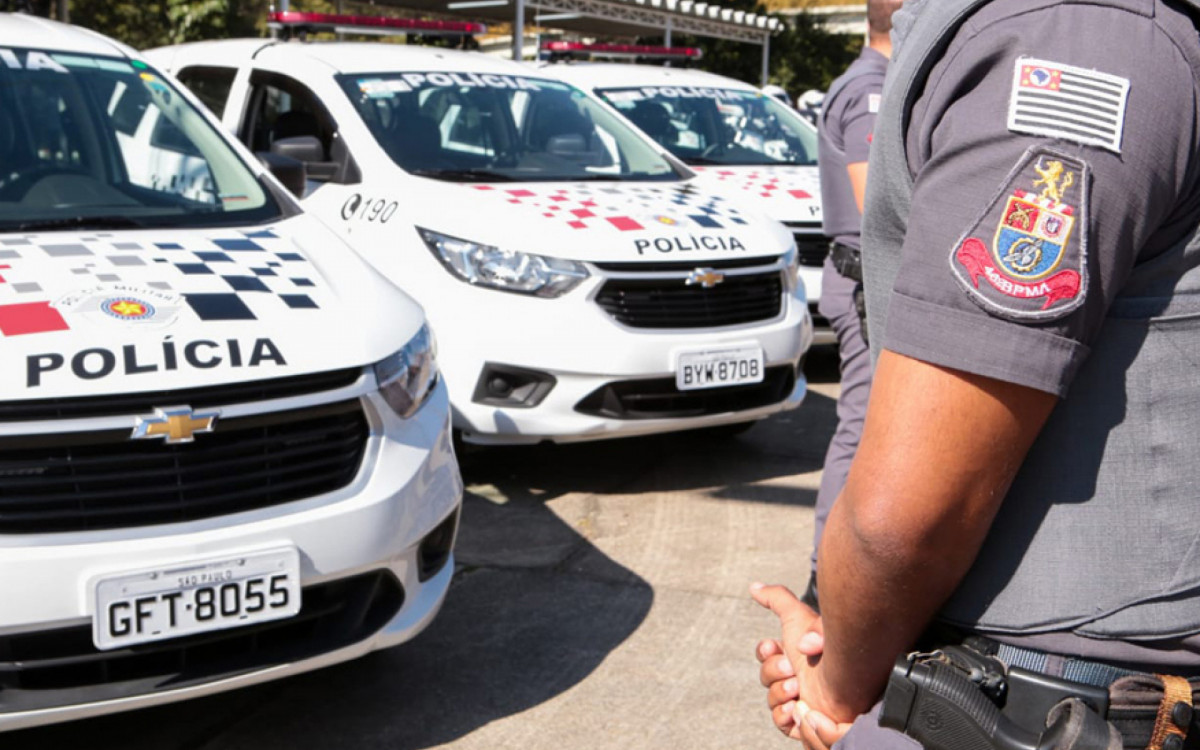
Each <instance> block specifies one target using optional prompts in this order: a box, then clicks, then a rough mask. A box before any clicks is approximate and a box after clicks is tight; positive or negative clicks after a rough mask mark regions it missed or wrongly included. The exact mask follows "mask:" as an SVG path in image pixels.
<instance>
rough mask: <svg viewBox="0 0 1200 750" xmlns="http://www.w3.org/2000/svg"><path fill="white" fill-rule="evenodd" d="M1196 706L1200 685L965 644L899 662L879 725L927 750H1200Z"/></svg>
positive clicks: (972, 641)
mask: <svg viewBox="0 0 1200 750" xmlns="http://www.w3.org/2000/svg"><path fill="white" fill-rule="evenodd" d="M1051 663H1053V664H1054V672H1055V674H1047V673H1046V672H1047V671H1048V667H1049V666H1050V665H1051ZM1021 665H1024V666H1021ZM1198 698H1200V678H1192V679H1191V680H1190V681H1189V680H1187V679H1185V678H1183V677H1178V676H1171V675H1153V674H1146V673H1141V672H1136V671H1133V670H1128V669H1121V668H1119V667H1114V666H1112V665H1108V664H1104V663H1101V662H1092V661H1087V660H1082V659H1074V658H1069V657H1051V656H1050V655H1048V654H1044V653H1042V652H1039V651H1032V650H1028V649H1020V648H1016V647H1012V646H1007V645H1002V644H998V643H995V642H994V641H990V640H988V639H983V638H978V637H971V638H967V639H966V641H965V642H963V643H962V644H961V645H952V646H946V647H944V648H940V649H936V650H934V651H931V652H928V653H917V654H910V655H908V656H907V657H901V658H900V659H898V660H897V662H896V666H895V668H894V669H893V671H892V676H891V678H890V679H889V681H888V687H887V693H886V695H885V696H884V704H883V709H882V711H881V712H880V719H879V723H880V724H881V725H883V726H885V727H889V728H892V729H897V730H899V731H902V732H904V733H905V734H908V735H909V736H911V737H914V738H915V739H917V740H918V741H920V742H921V743H922V745H923V746H924V747H925V748H926V749H927V750H998V749H1004V750H1120V749H1121V748H1124V749H1125V750H1134V749H1136V750H1200V712H1197V711H1196V709H1195V706H1196V705H1197V699H1198Z"/></svg>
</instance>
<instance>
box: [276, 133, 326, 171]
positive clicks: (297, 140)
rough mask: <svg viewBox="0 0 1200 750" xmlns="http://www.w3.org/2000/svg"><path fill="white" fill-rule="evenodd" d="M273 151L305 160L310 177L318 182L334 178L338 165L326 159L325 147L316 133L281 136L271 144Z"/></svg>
mask: <svg viewBox="0 0 1200 750" xmlns="http://www.w3.org/2000/svg"><path fill="white" fill-rule="evenodd" d="M271 153H272V154H276V155H278V156H287V157H289V158H292V159H295V160H297V161H301V162H304V165H305V167H306V168H307V174H308V178H309V179H311V180H316V181H318V182H327V181H329V180H332V179H334V178H335V177H336V176H337V173H338V165H337V164H336V163H335V162H332V161H326V160H325V147H324V146H322V145H321V139H320V138H318V137H316V136H315V135H296V136H292V137H291V138H280V139H278V140H276V141H275V142H274V143H272V144H271Z"/></svg>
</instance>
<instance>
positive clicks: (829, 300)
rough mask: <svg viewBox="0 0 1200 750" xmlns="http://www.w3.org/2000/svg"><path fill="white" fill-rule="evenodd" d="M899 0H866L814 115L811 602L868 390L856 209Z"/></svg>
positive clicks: (864, 183)
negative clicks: (816, 203)
mask: <svg viewBox="0 0 1200 750" xmlns="http://www.w3.org/2000/svg"><path fill="white" fill-rule="evenodd" d="M902 2H903V0H870V1H869V2H868V3H867V28H868V36H867V44H866V46H865V47H863V51H862V54H860V55H859V56H858V59H857V60H855V61H854V62H853V63H851V65H850V67H849V68H847V69H846V72H845V73H843V74H842V75H841V77H839V78H838V79H837V80H836V81H834V82H833V84H832V85H831V86H830V87H829V92H828V93H827V94H826V95H825V102H824V109H823V110H822V112H821V117H820V119H819V120H818V138H819V151H818V158H817V163H818V165H819V166H820V171H821V205H822V206H823V207H824V230H825V236H826V237H828V238H829V240H830V251H829V257H827V258H826V259H825V267H824V269H823V272H822V275H821V300H820V302H819V303H818V305H819V307H818V309H819V310H820V313H821V315H823V316H825V318H826V319H827V320H828V321H829V323H830V325H831V326H832V327H833V332H834V333H835V334H836V335H837V341H838V357H839V359H840V368H839V369H840V371H841V392H840V394H839V395H838V401H837V416H838V424H837V430H836V431H835V432H834V434H833V439H832V440H831V441H830V443H829V449H828V451H827V452H826V454H825V470H824V472H823V473H822V475H821V488H820V490H819V491H818V492H817V506H816V516H815V519H814V528H813V554H812V567H813V575H812V577H811V578H810V583H809V595H808V597H806V599H807V600H808V601H810V603H812V604H815V603H816V596H815V594H816V588H815V581H816V565H817V548H818V546H819V543H820V540H821V532H822V530H823V529H824V528H825V519H826V518H827V517H828V516H829V508H830V506H832V505H833V501H834V500H836V499H837V496H838V493H839V492H841V491H842V485H844V484H845V483H846V472H848V471H849V470H850V461H851V460H852V459H853V458H854V451H855V450H857V449H858V440H859V438H860V437H861V436H862V425H863V419H864V418H865V417H866V414H867V398H868V396H869V395H870V391H871V355H870V350H869V348H868V347H867V341H866V336H865V332H864V331H863V327H862V312H863V286H862V258H861V248H862V242H861V239H860V235H861V234H862V209H863V197H864V195H865V192H866V189H867V156H868V154H869V153H870V148H871V140H872V138H873V135H874V130H875V116H876V114H877V113H878V112H879V102H880V99H881V97H882V94H883V78H884V75H886V74H887V65H888V60H889V59H890V58H891V56H892V39H891V31H892V14H893V13H895V12H896V9H897V8H899V7H900V5H901V3H902Z"/></svg>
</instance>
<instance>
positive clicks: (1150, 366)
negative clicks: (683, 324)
mask: <svg viewBox="0 0 1200 750" xmlns="http://www.w3.org/2000/svg"><path fill="white" fill-rule="evenodd" d="M910 5H913V6H914V8H913V9H915V6H916V5H917V3H915V2H914V3H910ZM920 5H921V6H923V12H922V14H921V16H920V17H918V18H917V21H916V24H915V25H912V24H910V22H909V20H908V19H906V18H904V17H902V16H898V17H897V30H898V31H900V32H901V33H904V32H906V31H907V30H908V28H909V26H910V25H912V28H913V31H912V35H913V37H920V36H921V32H922V31H923V29H922V28H921V25H922V22H924V21H926V16H927V15H929V16H938V18H937V21H936V22H937V23H942V24H943V25H950V24H952V23H954V22H953V20H952V19H951V18H950V17H949V15H950V14H952V13H955V12H958V11H957V10H955V9H956V8H966V7H967V6H968V5H969V3H967V2H964V1H963V0H954V1H953V2H951V1H950V0H945V2H942V0H939V1H938V2H928V3H921V4H920ZM951 6H953V7H951ZM905 10H910V9H909V8H906V9H905ZM954 28H955V30H954V31H953V33H951V34H950V35H949V36H948V37H947V38H945V39H944V40H943V43H942V44H939V45H933V46H932V47H930V46H928V45H927V42H928V41H929V40H928V39H927V38H926V39H923V40H922V45H923V46H920V47H917V46H914V47H913V48H912V49H911V50H910V49H909V47H908V42H904V41H902V42H900V44H899V45H898V47H897V52H896V55H897V57H896V58H894V59H895V60H896V62H894V63H893V71H892V72H893V74H895V75H893V78H892V79H889V82H888V90H887V92H886V93H885V104H884V109H885V112H884V114H883V115H882V116H881V123H880V125H879V126H877V146H879V147H883V146H884V144H883V143H881V142H880V141H879V140H878V139H879V138H880V137H881V136H882V137H883V138H884V139H887V138H888V137H889V136H888V135H887V133H888V131H887V128H886V126H885V125H884V124H883V123H882V120H883V119H884V118H887V117H888V116H889V112H890V111H892V110H893V109H895V111H896V112H900V111H901V110H903V109H904V107H905V104H906V102H904V101H901V98H902V97H903V96H904V95H905V93H906V92H905V91H900V90H896V91H893V90H892V88H893V86H894V84H897V81H896V80H894V79H895V78H902V77H903V76H904V75H907V76H909V78H910V80H912V79H913V78H916V79H922V78H923V80H921V82H920V83H919V84H918V85H917V86H916V87H915V88H914V89H913V91H914V93H915V95H914V96H912V97H911V100H910V101H911V112H910V113H906V114H907V118H906V120H905V122H906V126H905V127H904V128H903V130H902V133H903V143H902V144H894V143H889V144H888V145H887V148H883V149H882V150H885V151H887V150H889V149H890V152H889V153H888V154H884V155H880V154H879V153H876V154H874V155H873V156H872V161H871V180H870V183H869V190H868V193H869V194H868V207H869V208H868V214H869V216H868V222H867V227H866V230H865V231H864V237H865V239H866V241H867V244H866V247H865V251H864V257H865V261H866V263H867V268H866V271H867V288H868V309H869V310H870V311H871V315H872V326H873V327H875V326H876V320H875V316H876V315H877V314H879V313H882V316H883V318H882V321H881V322H882V323H883V327H884V330H883V335H882V336H880V337H878V338H875V339H874V340H873V343H875V344H877V345H881V346H882V347H884V348H887V349H890V350H893V351H896V352H899V353H901V354H905V355H908V356H910V357H914V358H916V359H920V360H923V361H927V362H932V363H934V364H938V365H942V366H946V367H951V368H955V369H959V370H965V371H968V372H972V373H976V374H980V375H984V376H987V377H992V378H997V379H1000V380H1005V381H1009V382H1013V383H1018V384H1021V385H1025V386H1029V387H1033V388H1037V389H1040V390H1044V391H1047V392H1050V393H1054V394H1056V395H1059V396H1064V397H1065V398H1066V401H1064V403H1063V404H1062V405H1060V408H1059V409H1058V410H1057V411H1056V413H1055V415H1053V416H1052V417H1051V420H1050V423H1049V424H1048V425H1047V428H1046V430H1044V431H1043V434H1042V436H1041V437H1040V438H1039V440H1038V442H1037V443H1036V444H1035V446H1034V448H1033V449H1032V451H1031V453H1030V457H1029V458H1028V459H1027V461H1026V464H1025V466H1024V467H1023V468H1022V471H1021V473H1020V475H1019V476H1018V478H1017V481H1016V482H1015V483H1014V486H1013V489H1012V490H1011V491H1010V493H1009V495H1008V497H1007V498H1006V500H1005V504H1004V507H1003V508H1002V510H1001V513H1000V515H999V516H998V518H997V521H996V524H995V525H994V526H993V529H992V532H991V533H990V534H989V537H988V540H987V542H986V543H985V546H984V549H983V550H982V551H981V554H980V557H979V560H978V561H977V563H976V565H975V567H974V568H973V569H972V571H971V573H969V574H968V577H967V579H966V580H965V581H964V584H963V586H962V587H960V589H959V592H958V593H957V594H956V596H955V597H954V598H953V599H952V600H951V602H950V603H949V604H948V605H947V608H946V610H945V611H944V612H943V616H944V617H945V618H946V619H949V620H951V621H953V622H955V623H958V624H962V625H967V626H973V627H975V628H976V629H979V630H983V631H985V632H988V633H990V634H992V635H994V636H996V637H1000V638H1002V639H1004V640H1010V641H1014V642H1019V643H1025V644H1027V645H1034V646H1037V647H1041V648H1044V649H1048V650H1053V651H1059V652H1065V653H1074V654H1080V655H1084V656H1092V657H1095V658H1104V659H1109V660H1116V661H1129V662H1135V663H1139V664H1150V665H1154V664H1162V665H1172V666H1178V665H1180V664H1189V665H1197V664H1200V638H1197V635H1196V633H1197V630H1196V629H1195V628H1196V622H1197V616H1196V614H1197V612H1200V598H1198V596H1197V590H1198V588H1200V584H1198V582H1197V571H1198V570H1200V561H1198V560H1197V559H1196V556H1197V554H1198V553H1200V536H1197V535H1196V531H1197V524H1196V523H1195V522H1194V521H1193V520H1192V519H1194V518H1195V517H1196V516H1197V515H1198V514H1197V511H1198V510H1200V501H1198V500H1196V499H1195V498H1196V495H1195V494H1194V492H1193V491H1192V490H1190V489H1189V488H1190V487H1193V486H1195V485H1196V483H1197V480H1196V478H1195V476H1194V475H1195V472H1196V465H1195V463H1194V462H1193V461H1192V459H1193V458H1194V457H1193V456H1192V455H1191V453H1192V452H1195V451H1193V449H1192V448H1191V445H1194V444H1195V442H1196V440H1197V434H1196V431H1197V429H1200V425H1197V424H1195V423H1194V422H1195V417H1196V413H1197V409H1196V408H1194V403H1195V400H1196V398H1195V397H1189V396H1188V392H1189V389H1187V388H1183V387H1181V384H1182V383H1184V382H1185V380H1186V378H1187V375H1186V372H1188V368H1190V367H1192V365H1190V364H1189V363H1190V361H1191V359H1192V358H1193V357H1195V356H1197V355H1196V354H1195V352H1196V351H1200V348H1193V346H1194V345H1196V346H1200V331H1197V329H1196V328H1194V327H1189V328H1187V329H1185V330H1181V331H1179V333H1180V334H1182V335H1178V336H1176V339H1175V342H1174V344H1172V341H1171V340H1170V338H1167V337H1163V336H1160V335H1157V332H1156V331H1155V327H1156V326H1161V325H1163V324H1164V322H1165V321H1170V320H1178V319H1180V316H1183V319H1185V320H1186V319H1197V316H1198V315H1200V306H1197V307H1196V309H1192V307H1191V306H1190V301H1191V299H1196V298H1197V297H1198V296H1200V295H1197V294H1196V292H1200V288H1197V289H1195V292H1193V291H1192V287H1200V285H1197V284H1196V283H1195V279H1194V275H1191V271H1192V270H1193V269H1194V268H1195V267H1196V253H1195V251H1194V250H1191V248H1193V247H1195V246H1196V243H1195V242H1192V243H1190V244H1189V239H1190V238H1193V237H1194V236H1195V233H1196V227H1197V225H1198V224H1200V189H1198V184H1197V178H1198V172H1200V162H1198V160H1197V158H1196V154H1198V153H1200V138H1198V132H1200V131H1198V130H1197V128H1196V123H1197V122H1200V86H1198V85H1197V71H1198V70H1200V66H1198V64H1197V61H1198V59H1200V51H1198V50H1197V47H1198V46H1200V45H1198V44H1197V34H1196V30H1195V28H1194V26H1193V24H1192V22H1191V20H1190V19H1189V18H1188V17H1187V16H1185V15H1184V14H1183V13H1181V12H1179V10H1178V9H1177V8H1175V7H1174V6H1173V5H1168V4H1167V3H1164V2H1161V1H1158V0H1095V1H1094V2H1087V3H1084V2H1070V1H1064V0H1057V1H1055V0H1022V1H1021V2H990V3H986V4H984V5H983V7H982V8H980V9H979V10H976V11H973V12H970V13H969V15H968V16H967V17H966V19H965V20H964V21H962V22H961V24H956V25H955V26H954ZM1117 40H1119V43H1118V41H1117ZM914 41H915V39H914ZM1110 41H1111V42H1113V43H1105V42H1110ZM908 55H914V56H915V55H927V56H926V57H924V58H922V59H920V60H910V59H908V58H907V57H906V56H908ZM897 66H899V67H901V68H905V69H906V72H905V73H902V74H901V73H898V71H896V70H895V68H896V67H897ZM918 69H919V72H914V70H918ZM896 119H897V121H899V120H901V119H903V115H902V114H897V115H896ZM900 148H902V149H903V151H902V152H899V149H900ZM897 156H902V157H903V159H904V161H905V162H906V163H905V164H904V165H903V168H904V169H905V170H906V171H907V173H906V174H905V175H904V176H903V179H901V178H899V177H895V175H896V173H897V172H898V171H899V169H900V168H899V167H898V166H897V165H898V163H899V160H898V158H897ZM885 175H890V176H887V177H885ZM889 191H890V192H891V193H893V194H894V193H896V192H903V193H905V196H904V198H902V199H896V198H895V197H894V195H889ZM876 200H878V205H879V207H880V208H881V210H880V211H876ZM906 202H907V205H905V203H906ZM873 223H875V224H876V225H875V226H874V227H873V226H872V225H873ZM897 225H899V226H900V228H901V229H902V235H901V236H902V238H903V239H902V242H901V243H899V244H897V243H896V242H895V241H894V240H895V238H896V235H895V232H894V229H895V227H896V226H897ZM877 238H878V240H877ZM1185 245H1186V247H1185ZM1174 284H1179V287H1180V288H1179V289H1177V290H1176V291H1174V292H1173V291H1172V290H1173V289H1175V286H1174ZM1185 291H1186V292H1188V293H1189V294H1184V292H1185ZM1183 308H1186V309H1183ZM1152 321H1162V322H1152ZM1147 331H1149V332H1150V333H1149V337H1147V333H1146V332H1147ZM1139 336H1141V337H1142V338H1138V337H1139ZM1142 339H1145V340H1146V341H1147V342H1154V343H1153V344H1150V343H1147V344H1146V345H1145V346H1144V347H1141V346H1140V344H1139V342H1140V341H1142ZM1173 347H1178V351H1175V352H1174V354H1172V353H1171V350H1172V348H1173ZM1141 349H1144V350H1145V351H1142V350H1141ZM1089 358H1090V359H1091V361H1089ZM1192 372H1194V370H1192ZM1081 373H1082V374H1081ZM1156 373H1157V374H1156ZM1156 378H1157V379H1160V380H1161V383H1162V384H1163V386H1164V388H1163V390H1162V391H1161V392H1159V391H1158V388H1157V386H1156V384H1155V380H1156ZM1197 380H1200V379H1193V381H1192V382H1193V383H1196V385H1200V383H1197ZM1127 381H1128V382H1127ZM1190 390H1196V386H1193V387H1192V388H1191V389H1190ZM1189 399H1190V402H1189ZM1175 415H1178V420H1177V421H1179V422H1180V424H1172V423H1171V420H1172V418H1173V417H1174V416H1175ZM1185 454H1186V455H1185ZM1189 464H1190V465H1189ZM1185 466H1186V468H1184V467H1185ZM1182 517H1186V518H1187V519H1188V520H1187V521H1186V522H1181V523H1179V524H1173V523H1172V518H1176V519H1178V518H1182ZM1076 530H1077V531H1078V533H1076ZM1189 539H1190V542H1189ZM1150 548H1154V550H1155V553H1154V555H1148V554H1146V550H1147V549H1150ZM1168 549H1169V550H1170V553H1166V552H1164V550H1168ZM1154 592H1157V596H1156V595H1155V593H1154Z"/></svg>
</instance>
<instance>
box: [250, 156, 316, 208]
mask: <svg viewBox="0 0 1200 750" xmlns="http://www.w3.org/2000/svg"><path fill="white" fill-rule="evenodd" d="M255 156H257V157H258V160H259V161H260V162H261V163H262V165H263V166H264V167H266V168H267V171H268V172H270V173H271V174H273V175H275V179H277V180H279V181H280V182H281V183H283V186H284V187H285V188H287V190H288V192H289V193H291V194H292V195H294V196H296V197H297V198H303V197H304V192H305V190H306V189H307V188H308V169H307V168H305V166H304V162H302V161H300V160H299V159H294V158H292V157H290V156H284V155H282V154H276V153H271V152H267V151H259V152H258V153H257V154H255Z"/></svg>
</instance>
